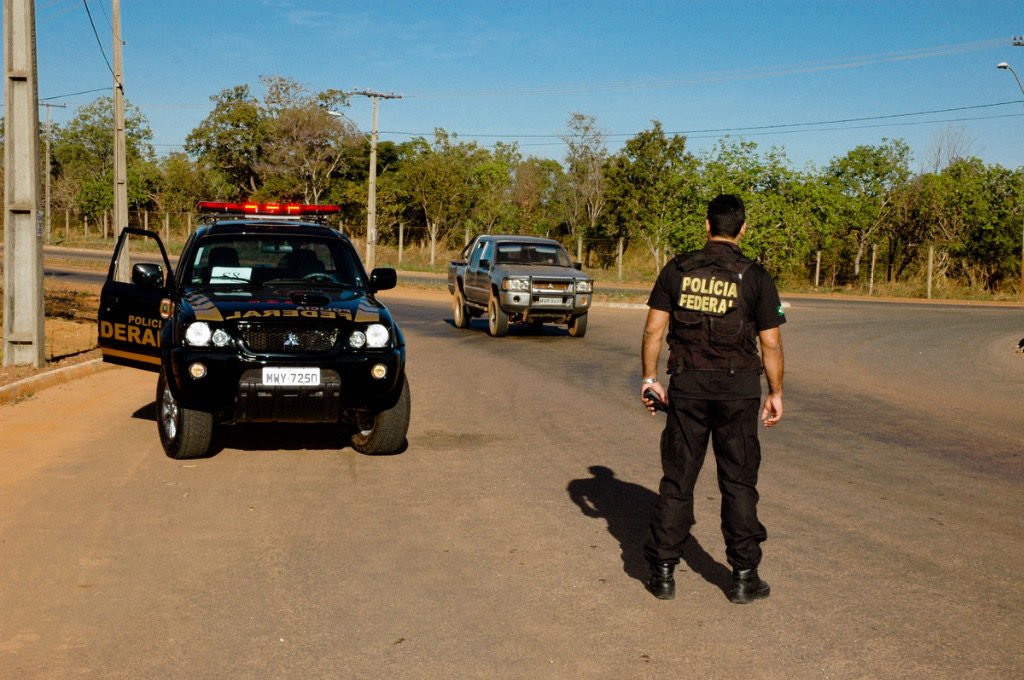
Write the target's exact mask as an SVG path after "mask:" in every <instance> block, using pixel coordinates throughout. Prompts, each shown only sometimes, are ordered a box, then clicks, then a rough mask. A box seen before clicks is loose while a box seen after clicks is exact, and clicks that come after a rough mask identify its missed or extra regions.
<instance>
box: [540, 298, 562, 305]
mask: <svg viewBox="0 0 1024 680" xmlns="http://www.w3.org/2000/svg"><path fill="white" fill-rule="evenodd" d="M537 304H540V305H560V304H562V298H553V297H542V298H538V299H537Z"/></svg>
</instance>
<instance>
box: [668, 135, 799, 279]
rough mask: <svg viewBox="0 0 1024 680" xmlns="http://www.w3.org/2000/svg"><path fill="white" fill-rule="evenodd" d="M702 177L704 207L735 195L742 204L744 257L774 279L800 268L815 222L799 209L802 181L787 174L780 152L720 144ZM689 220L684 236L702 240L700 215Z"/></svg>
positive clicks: (730, 142) (727, 142) (745, 143)
mask: <svg viewBox="0 0 1024 680" xmlns="http://www.w3.org/2000/svg"><path fill="white" fill-rule="evenodd" d="M701 177H702V187H703V191H702V194H703V195H702V196H701V203H702V204H704V205H706V203H707V201H709V200H711V199H712V198H714V197H715V196H716V195H718V194H722V193H731V194H737V195H739V196H740V197H741V198H743V200H744V202H745V203H746V207H747V232H746V237H745V238H744V239H743V242H742V247H743V250H744V252H746V253H747V254H749V255H750V256H751V257H754V258H755V259H757V260H758V261H759V262H761V264H763V265H764V266H765V267H766V268H768V270H769V271H771V272H773V273H774V274H781V273H785V272H787V271H790V272H791V271H793V270H794V269H795V268H797V267H801V268H802V267H803V261H804V259H805V258H806V254H807V251H808V250H809V248H810V241H811V230H812V229H813V226H814V224H815V222H816V220H815V217H814V214H813V212H812V211H811V210H808V209H807V208H806V206H802V205H801V200H802V198H803V196H804V195H805V194H806V193H807V192H806V191H805V187H804V178H803V177H802V176H801V175H799V174H798V173H796V172H794V171H793V170H792V169H791V168H790V166H789V161H788V159H787V158H786V155H785V153H784V152H783V151H781V150H780V149H777V148H774V147H772V148H770V149H768V150H767V151H764V152H761V151H759V150H758V146H757V144H756V143H754V142H749V141H734V140H729V139H724V140H722V141H720V142H719V143H718V144H717V145H716V146H715V147H714V148H713V149H712V151H711V152H710V153H709V154H707V155H706V157H705V158H704V161H703V165H702V172H701ZM691 219H692V222H691V223H689V224H688V225H687V231H686V233H687V234H688V235H690V236H691V237H692V235H694V234H696V233H699V234H700V235H701V236H703V232H704V219H705V218H704V214H703V212H701V214H699V216H696V215H695V216H694V217H693V218H691Z"/></svg>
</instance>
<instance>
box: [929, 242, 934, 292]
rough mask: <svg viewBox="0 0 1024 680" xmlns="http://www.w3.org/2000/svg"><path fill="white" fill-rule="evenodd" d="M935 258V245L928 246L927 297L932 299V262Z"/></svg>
mask: <svg viewBox="0 0 1024 680" xmlns="http://www.w3.org/2000/svg"><path fill="white" fill-rule="evenodd" d="M934 259H935V246H933V245H932V246H928V299H929V300H931V299H932V263H933V262H934Z"/></svg>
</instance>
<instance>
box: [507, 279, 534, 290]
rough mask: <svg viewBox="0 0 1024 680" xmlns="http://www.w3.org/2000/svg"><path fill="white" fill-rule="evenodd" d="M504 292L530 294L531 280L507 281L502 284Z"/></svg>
mask: <svg viewBox="0 0 1024 680" xmlns="http://www.w3.org/2000/svg"><path fill="white" fill-rule="evenodd" d="M501 289H502V290H514V291H518V292H529V290H530V279H505V280H503V281H502V282H501Z"/></svg>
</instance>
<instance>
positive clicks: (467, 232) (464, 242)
mask: <svg viewBox="0 0 1024 680" xmlns="http://www.w3.org/2000/svg"><path fill="white" fill-rule="evenodd" d="M462 245H463V246H468V245H469V227H466V235H465V239H464V240H463V241H462Z"/></svg>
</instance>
